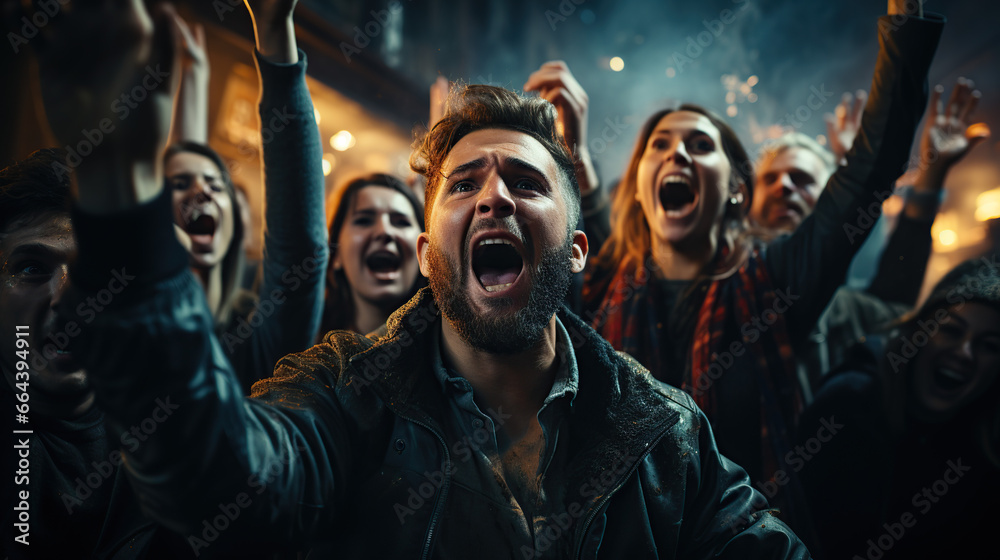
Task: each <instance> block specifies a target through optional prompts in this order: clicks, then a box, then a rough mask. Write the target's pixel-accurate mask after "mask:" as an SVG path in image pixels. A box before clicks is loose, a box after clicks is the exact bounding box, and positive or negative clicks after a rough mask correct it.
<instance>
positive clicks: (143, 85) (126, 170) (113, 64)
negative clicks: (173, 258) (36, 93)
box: [32, 0, 181, 212]
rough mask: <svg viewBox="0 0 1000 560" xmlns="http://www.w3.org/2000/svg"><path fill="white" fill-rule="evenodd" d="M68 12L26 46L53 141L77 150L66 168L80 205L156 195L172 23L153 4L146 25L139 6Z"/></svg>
mask: <svg viewBox="0 0 1000 560" xmlns="http://www.w3.org/2000/svg"><path fill="white" fill-rule="evenodd" d="M71 8H72V9H65V10H62V11H61V12H60V13H59V14H58V15H57V16H55V17H53V18H52V19H51V22H50V23H49V25H47V26H45V27H44V28H42V29H41V30H40V31H39V34H38V36H37V37H36V38H35V39H34V41H33V42H32V45H33V46H34V47H35V49H36V52H37V55H38V66H39V76H40V78H41V91H42V101H43V104H44V106H45V112H46V115H47V117H48V121H49V125H50V126H51V128H52V132H53V133H54V134H55V136H56V138H57V139H58V141H59V143H60V144H62V145H65V146H69V147H71V148H74V149H77V150H78V151H79V156H80V157H79V158H77V159H78V160H79V161H77V162H74V161H71V162H70V165H72V166H73V167H76V168H77V172H78V173H77V176H76V177H75V179H76V180H77V182H78V184H79V191H78V195H79V197H80V203H81V205H82V206H84V207H85V209H89V210H92V211H96V212H107V211H113V210H116V209H122V208H123V207H127V206H128V205H130V204H133V203H134V202H136V201H137V200H138V201H140V202H141V201H145V200H148V199H149V198H151V197H154V196H155V195H156V194H158V193H159V192H160V190H161V189H162V181H161V178H160V176H161V175H162V163H161V157H162V151H163V149H164V148H165V146H166V142H167V138H168V136H169V133H170V120H171V116H172V111H173V102H174V94H175V92H176V89H177V83H178V80H179V76H180V73H179V72H178V71H177V63H178V60H179V56H177V53H176V49H177V45H178V44H180V42H181V38H180V33H181V32H180V28H179V25H180V24H179V19H178V17H177V14H176V13H175V12H174V10H173V7H172V6H170V5H169V4H163V5H160V6H159V9H158V11H157V12H156V13H155V21H154V17H153V16H151V15H150V13H149V12H147V10H146V7H145V6H144V4H143V2H142V0H125V1H119V2H115V3H114V5H111V4H110V3H106V2H86V3H85V2H76V3H74V4H73V5H72V7H71ZM84 152H86V153H84ZM88 179H89V180H88ZM85 184H86V186H87V188H86V189H85V187H84V185H85ZM85 190H86V192H84V191H85ZM130 199H131V200H130ZM91 203H93V206H92V207H90V208H88V206H91Z"/></svg>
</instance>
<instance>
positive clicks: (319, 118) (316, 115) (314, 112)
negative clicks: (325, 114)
mask: <svg viewBox="0 0 1000 560" xmlns="http://www.w3.org/2000/svg"><path fill="white" fill-rule="evenodd" d="M313 116H314V117H316V124H319V123H320V120H321V117H322V115H320V114H319V109H317V108H315V107H313Z"/></svg>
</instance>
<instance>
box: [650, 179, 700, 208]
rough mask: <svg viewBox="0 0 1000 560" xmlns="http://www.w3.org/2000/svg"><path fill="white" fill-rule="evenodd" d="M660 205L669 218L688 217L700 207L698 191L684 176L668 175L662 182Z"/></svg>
mask: <svg viewBox="0 0 1000 560" xmlns="http://www.w3.org/2000/svg"><path fill="white" fill-rule="evenodd" d="M658 194H659V197H660V205H661V206H663V210H664V212H666V214H667V217H668V218H682V217H684V216H687V215H688V214H690V213H691V212H692V211H694V209H695V207H696V206H697V205H698V191H697V189H695V188H694V187H693V186H692V185H691V179H690V178H688V177H686V176H684V175H676V174H674V175H667V176H666V177H664V178H663V181H661V182H660V188H659V191H658Z"/></svg>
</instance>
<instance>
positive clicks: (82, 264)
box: [60, 192, 358, 551]
mask: <svg viewBox="0 0 1000 560" xmlns="http://www.w3.org/2000/svg"><path fill="white" fill-rule="evenodd" d="M73 220H74V229H75V232H76V235H77V238H78V240H79V243H78V245H79V257H78V260H77V261H76V262H75V263H73V265H72V267H71V273H70V275H71V278H72V281H73V287H72V288H71V289H70V290H68V291H67V294H66V296H65V297H64V298H63V301H62V302H61V304H62V308H61V311H60V315H61V317H62V319H63V320H64V321H66V320H75V321H76V322H77V323H78V324H79V326H80V328H81V332H80V335H79V336H77V337H76V338H74V339H73V341H72V343H71V344H72V345H71V350H72V352H73V353H74V355H75V356H76V357H77V359H78V360H79V361H80V363H81V365H83V366H84V367H85V369H86V370H87V372H88V376H89V378H90V380H91V382H92V384H93V385H94V387H95V392H96V395H97V405H98V406H100V407H101V408H102V409H103V410H104V411H105V413H106V415H107V418H108V422H109V428H108V429H109V432H110V433H112V434H118V433H120V434H121V435H122V438H121V441H122V444H123V448H122V450H123V455H124V457H125V465H124V466H125V468H127V469H128V471H129V474H130V478H131V479H132V483H133V485H134V486H135V489H136V492H137V494H138V496H139V500H140V503H141V505H142V507H143V509H144V510H145V511H146V512H147V513H148V514H150V515H151V516H153V517H154V518H155V519H157V520H158V521H160V522H162V523H163V524H165V525H167V526H168V527H169V528H171V529H173V530H175V531H178V532H179V533H181V534H182V535H184V536H185V537H186V538H189V542H191V541H190V538H194V539H201V541H200V542H203V543H206V546H208V545H211V544H214V539H212V540H209V537H212V535H213V534H214V533H212V532H211V531H209V532H208V533H206V527H207V525H206V523H205V522H206V521H208V522H211V521H212V520H213V519H215V518H216V517H217V516H219V515H225V516H228V517H229V518H230V519H231V521H232V523H231V526H230V527H229V528H228V529H227V530H226V531H225V534H224V535H216V538H225V539H230V538H234V539H237V540H238V536H240V535H244V534H246V533H247V532H249V531H252V530H253V529H254V528H257V529H258V530H259V529H260V528H265V527H266V528H267V531H266V535H263V537H266V536H268V535H270V536H276V537H280V538H281V539H297V538H301V537H303V536H305V535H309V534H313V535H315V534H318V530H317V527H329V525H330V523H332V519H333V516H334V515H335V513H336V508H335V507H334V504H335V503H336V502H337V501H338V499H339V498H340V497H341V496H342V495H343V494H344V488H345V485H346V478H347V473H348V471H349V470H350V465H351V462H352V456H351V450H352V449H357V448H358V447H355V446H353V445H350V444H349V443H348V441H347V440H348V439H349V437H350V436H348V435H347V434H348V431H349V430H348V428H347V424H346V422H345V420H344V415H343V414H342V412H341V406H342V405H341V403H340V402H338V400H337V398H336V396H335V392H334V391H333V390H331V387H332V386H334V385H336V384H337V383H338V382H340V380H339V379H338V376H337V373H336V372H334V371H333V370H334V368H336V367H337V365H338V363H339V362H337V361H336V360H335V359H334V358H333V357H326V358H327V359H326V360H325V361H324V364H326V365H324V366H319V365H317V364H318V362H317V361H315V360H312V359H311V358H312V357H314V356H316V355H317V354H321V353H329V352H332V349H331V347H330V346H329V345H323V346H319V347H316V348H314V349H313V350H311V351H309V352H306V353H304V354H303V355H300V356H301V357H298V356H293V357H289V358H285V359H283V360H282V361H281V362H280V364H279V366H278V368H277V369H276V372H275V375H276V379H273V380H268V381H266V382H264V383H263V385H264V387H263V389H261V390H260V391H259V397H260V398H259V400H250V399H246V398H245V397H244V396H243V391H242V389H241V386H240V383H239V381H238V380H237V378H236V376H235V375H234V373H233V371H232V366H231V365H230V363H229V360H228V359H227V358H226V356H225V352H224V351H223V349H222V347H221V346H220V344H219V342H218V340H217V339H216V337H215V334H214V332H213V328H212V326H213V320H212V316H211V313H210V312H209V310H208V308H207V305H206V303H205V298H204V292H203V290H202V289H201V287H200V285H199V284H198V283H197V281H196V280H195V278H194V277H193V276H192V275H191V273H190V272H189V270H188V268H187V254H186V252H185V251H184V249H183V248H182V247H181V246H180V244H179V243H178V242H177V240H176V239H175V238H174V234H173V230H172V226H171V224H172V216H171V202H170V193H169V192H165V193H164V194H163V195H162V196H160V197H159V198H158V199H156V200H154V201H153V202H151V203H148V204H145V205H142V206H139V207H137V208H135V209H134V210H132V211H130V212H128V213H127V214H123V215H118V216H113V217H110V218H109V217H106V216H93V215H86V214H84V213H82V212H81V211H79V210H75V211H74V216H73ZM123 228H124V231H129V232H130V233H131V235H130V236H129V237H128V239H127V240H120V239H118V238H120V237H121V236H120V231H122V230H123ZM108 247H116V250H114V251H109V250H108V249H107V248H108ZM102 271H113V274H112V275H114V274H117V276H118V277H119V278H121V277H124V279H125V282H126V285H125V286H124V289H119V290H118V293H115V294H112V293H111V292H110V291H109V286H112V285H114V286H117V285H118V284H109V281H108V279H107V277H106V276H105V274H102ZM105 292H107V293H108V294H110V298H107V297H105ZM108 299H110V302H108ZM90 302H104V303H105V304H101V305H100V310H99V311H96V312H93V313H90V314H87V315H80V314H79V310H80V309H81V308H83V307H82V306H87V307H86V309H92V307H90V306H89V303H90ZM314 366H315V367H316V368H318V369H313V367H314ZM338 372H339V370H338ZM287 381H294V385H289V386H290V388H289V389H286V390H284V391H280V392H278V391H273V390H272V388H273V387H276V386H280V385H282V384H284V383H285V382H287ZM274 401H280V404H281V406H280V408H279V407H271V406H268V403H269V402H274ZM126 435H128V437H126ZM126 441H128V442H130V443H129V444H126ZM306 449H308V450H309V452H308V453H307V452H304V451H303V450H306ZM233 512H235V514H234V513H233ZM234 516H235V518H234ZM227 525H228V523H227ZM198 543H199V541H197V540H195V541H193V544H192V546H193V547H196V546H197V545H198ZM296 544H303V541H298V542H297V543H296ZM196 551H197V548H196Z"/></svg>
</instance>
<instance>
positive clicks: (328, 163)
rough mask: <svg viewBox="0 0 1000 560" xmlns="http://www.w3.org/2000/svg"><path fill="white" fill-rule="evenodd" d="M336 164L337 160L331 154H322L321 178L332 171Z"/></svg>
mask: <svg viewBox="0 0 1000 560" xmlns="http://www.w3.org/2000/svg"><path fill="white" fill-rule="evenodd" d="M336 164H337V158H335V157H333V154H323V176H324V177H326V176H327V175H329V174H330V172H331V171H333V166H334V165H336Z"/></svg>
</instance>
